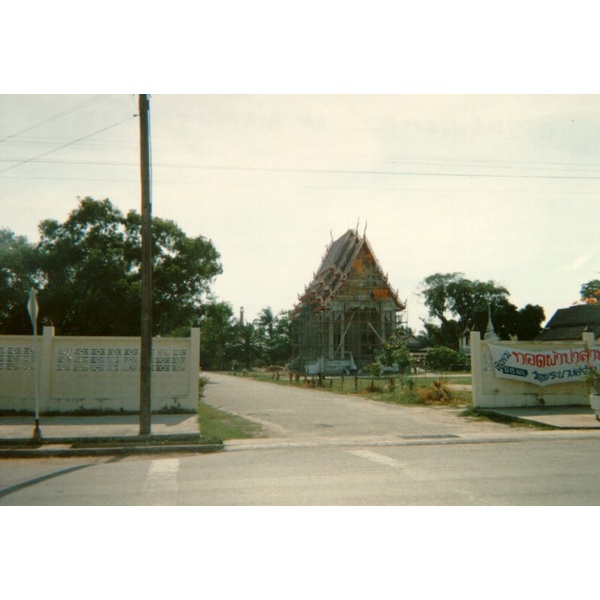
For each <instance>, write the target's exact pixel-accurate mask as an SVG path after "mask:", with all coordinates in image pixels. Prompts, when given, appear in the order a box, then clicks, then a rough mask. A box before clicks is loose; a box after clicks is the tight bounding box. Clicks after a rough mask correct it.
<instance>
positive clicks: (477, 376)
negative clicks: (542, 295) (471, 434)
mask: <svg viewBox="0 0 600 600" xmlns="http://www.w3.org/2000/svg"><path fill="white" fill-rule="evenodd" d="M470 344H471V372H472V375H473V405H474V406H475V407H480V408H501V407H527V406H541V405H543V406H575V405H588V406H589V404H590V399H589V389H588V386H587V384H586V382H585V373H586V370H587V367H588V366H589V365H594V366H596V367H600V350H599V349H597V348H596V345H595V341H594V335H593V333H584V334H583V337H582V340H581V341H564V342H512V341H511V342H500V341H489V340H488V341H484V340H481V338H480V334H479V332H472V333H471V337H470Z"/></svg>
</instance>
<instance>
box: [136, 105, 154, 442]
mask: <svg viewBox="0 0 600 600" xmlns="http://www.w3.org/2000/svg"><path fill="white" fill-rule="evenodd" d="M139 113H140V165H141V176H142V270H141V275H142V331H141V352H140V435H150V431H151V423H150V413H151V379H152V200H151V185H150V102H149V100H148V94H140V95H139Z"/></svg>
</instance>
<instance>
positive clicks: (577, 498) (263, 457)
mask: <svg viewBox="0 0 600 600" xmlns="http://www.w3.org/2000/svg"><path fill="white" fill-rule="evenodd" d="M599 451H600V440H598V439H564V438H561V439H557V440H538V441H529V442H527V441H520V442H505V443H498V442H496V443H487V442H485V443H477V444H473V443H469V444H452V445H446V444H443V443H431V444H427V445H394V446H372V445H355V446H350V445H331V446H328V445H324V446H319V447H316V446H311V445H304V446H299V447H280V448H277V447H263V448H260V449H258V448H253V449H240V448H237V449H236V450H235V451H228V452H221V453H218V454H209V455H195V456H189V455H185V456H184V455H181V456H177V455H171V456H161V457H160V458H150V457H129V458H124V459H120V460H116V461H115V460H114V459H113V460H112V461H111V460H106V459H104V460H93V459H92V460H89V459H88V460H85V459H62V460H60V459H47V460H46V461H44V462H43V464H41V461H37V460H10V461H5V464H2V465H1V474H2V483H1V484H0V504H1V505H18V506H23V505H44V506H50V505H78V506H83V505H94V506H97V505H111V506H128V505H169V506H172V505H177V506H183V505H195V506H208V505H216V506H232V505H243V506H250V505H260V506H272V505H276V506H290V505H292V506H301V505H312V506H315V505H316V506H334V505H351V506H378V505H387V506H390V505H391V506H408V505H417V506H426V505H436V506H439V505H444V506H448V505H460V506H475V505H492V506H500V505H511V506H527V505H534V506H538V505H542V506H551V505H560V506H580V505H594V506H597V505H598V504H600V462H599V461H597V460H596V456H597V455H598V452H599Z"/></svg>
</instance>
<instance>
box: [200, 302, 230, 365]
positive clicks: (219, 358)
mask: <svg viewBox="0 0 600 600" xmlns="http://www.w3.org/2000/svg"><path fill="white" fill-rule="evenodd" d="M201 312H202V316H201V320H200V329H201V335H200V341H201V344H200V362H201V365H202V369H204V370H206V371H214V370H227V369H229V367H230V366H231V365H230V364H228V363H229V361H230V360H231V359H230V357H229V356H228V348H229V347H230V346H231V345H232V344H233V342H234V339H235V336H236V335H237V333H236V329H235V319H234V316H233V308H232V306H231V304H229V303H227V302H217V301H216V300H214V299H211V301H210V302H209V303H208V304H205V305H204V306H203V307H202V309H201Z"/></svg>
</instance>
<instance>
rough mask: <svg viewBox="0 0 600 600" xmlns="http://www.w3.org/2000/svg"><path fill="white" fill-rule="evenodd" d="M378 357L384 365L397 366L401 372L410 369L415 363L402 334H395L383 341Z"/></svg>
mask: <svg viewBox="0 0 600 600" xmlns="http://www.w3.org/2000/svg"><path fill="white" fill-rule="evenodd" d="M378 358H379V361H380V362H381V364H382V365H384V366H386V367H397V368H398V370H399V371H400V373H406V372H407V371H409V370H410V368H411V367H412V364H413V357H412V355H411V353H410V350H409V349H408V348H407V346H406V342H405V341H404V337H403V336H402V334H400V335H393V336H391V337H390V338H389V339H387V340H386V341H385V342H383V344H382V348H381V353H380V354H379V355H378Z"/></svg>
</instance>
